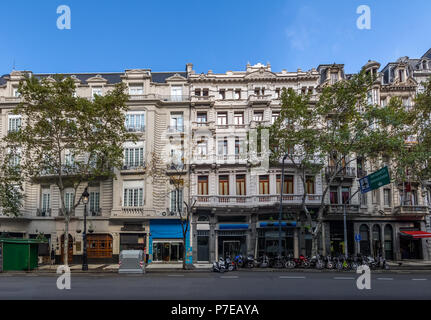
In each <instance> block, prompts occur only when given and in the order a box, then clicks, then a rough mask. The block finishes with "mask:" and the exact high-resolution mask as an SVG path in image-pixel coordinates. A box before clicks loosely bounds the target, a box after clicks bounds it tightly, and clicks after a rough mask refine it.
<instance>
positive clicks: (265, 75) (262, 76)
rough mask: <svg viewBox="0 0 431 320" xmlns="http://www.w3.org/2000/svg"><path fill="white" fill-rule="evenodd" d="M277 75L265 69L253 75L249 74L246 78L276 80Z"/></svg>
mask: <svg viewBox="0 0 431 320" xmlns="http://www.w3.org/2000/svg"><path fill="white" fill-rule="evenodd" d="M275 77H276V75H275V74H274V73H272V72H270V71H266V70H264V69H263V68H262V69H259V70H257V71H254V72H252V73H249V74H248V75H246V76H245V77H244V78H245V79H266V78H275Z"/></svg>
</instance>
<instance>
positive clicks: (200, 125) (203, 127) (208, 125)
mask: <svg viewBox="0 0 431 320" xmlns="http://www.w3.org/2000/svg"><path fill="white" fill-rule="evenodd" d="M214 129H215V126H214V121H206V122H199V121H193V122H192V130H193V131H207V130H214Z"/></svg>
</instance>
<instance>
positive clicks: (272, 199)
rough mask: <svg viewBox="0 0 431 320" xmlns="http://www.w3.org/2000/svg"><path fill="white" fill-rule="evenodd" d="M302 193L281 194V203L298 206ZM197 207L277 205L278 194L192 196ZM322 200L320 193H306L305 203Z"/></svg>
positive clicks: (313, 203) (311, 203)
mask: <svg viewBox="0 0 431 320" xmlns="http://www.w3.org/2000/svg"><path fill="white" fill-rule="evenodd" d="M302 197H303V195H302V194H285V195H283V205H286V206H288V205H293V206H299V205H301V204H302ZM193 199H194V200H196V205H197V206H198V207H258V206H279V205H280V195H270V194H262V195H250V196H248V195H245V196H230V195H229V196H224V195H197V196H194V197H193ZM321 200H322V196H321V195H317V194H313V195H311V194H310V195H307V196H306V199H305V203H306V204H307V205H319V204H320V202H321Z"/></svg>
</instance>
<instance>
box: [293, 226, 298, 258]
mask: <svg viewBox="0 0 431 320" xmlns="http://www.w3.org/2000/svg"><path fill="white" fill-rule="evenodd" d="M293 256H294V257H295V258H299V228H295V229H294V230H293Z"/></svg>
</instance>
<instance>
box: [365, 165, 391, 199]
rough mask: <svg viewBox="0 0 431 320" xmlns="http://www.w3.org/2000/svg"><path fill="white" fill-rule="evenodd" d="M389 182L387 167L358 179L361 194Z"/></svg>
mask: <svg viewBox="0 0 431 320" xmlns="http://www.w3.org/2000/svg"><path fill="white" fill-rule="evenodd" d="M390 183H391V178H390V177H389V170H388V167H383V168H382V169H380V170H379V171H376V172H374V173H372V174H370V175H368V176H366V177H363V178H362V179H359V186H360V188H361V193H362V194H364V193H367V192H369V191H371V190H375V189H378V188H380V187H383V186H385V185H387V184H390Z"/></svg>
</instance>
